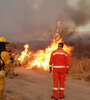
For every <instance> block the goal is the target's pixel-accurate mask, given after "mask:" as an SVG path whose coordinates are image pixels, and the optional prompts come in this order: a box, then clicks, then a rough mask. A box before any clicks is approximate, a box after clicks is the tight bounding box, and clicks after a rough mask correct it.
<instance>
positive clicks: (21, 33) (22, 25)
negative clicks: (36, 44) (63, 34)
mask: <svg viewBox="0 0 90 100" xmlns="http://www.w3.org/2000/svg"><path fill="white" fill-rule="evenodd" d="M89 6H90V1H89V0H0V36H4V37H6V38H7V40H8V41H11V42H27V41H31V40H43V39H46V37H47V36H48V34H50V32H55V29H56V25H57V21H58V20H61V22H62V27H64V26H65V25H67V26H68V30H69V29H72V30H74V31H75V30H76V31H90V28H89V27H90V12H89V11H90V7H89Z"/></svg>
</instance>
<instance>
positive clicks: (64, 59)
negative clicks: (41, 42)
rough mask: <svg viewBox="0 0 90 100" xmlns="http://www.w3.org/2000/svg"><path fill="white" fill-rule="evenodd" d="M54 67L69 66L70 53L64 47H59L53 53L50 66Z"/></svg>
mask: <svg viewBox="0 0 90 100" xmlns="http://www.w3.org/2000/svg"><path fill="white" fill-rule="evenodd" d="M52 65H53V68H69V55H68V54H67V53H66V52H65V51H64V50H63V49H62V48H58V49H57V50H55V51H53V52H52V54H51V58H50V62H49V67H52Z"/></svg>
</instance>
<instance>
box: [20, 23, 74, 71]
mask: <svg viewBox="0 0 90 100" xmlns="http://www.w3.org/2000/svg"><path fill="white" fill-rule="evenodd" d="M60 24H61V22H60V21H58V24H57V29H56V33H55V35H54V39H53V41H52V42H51V45H50V46H48V48H46V49H45V50H38V51H37V52H36V53H35V54H33V53H32V52H29V51H28V49H29V45H27V44H26V45H25V46H24V47H25V51H23V52H22V53H21V56H20V57H19V58H18V60H19V61H20V62H21V63H23V62H25V59H26V58H27V61H28V63H27V65H26V66H27V67H26V68H27V69H31V68H33V67H36V66H37V67H38V68H43V69H44V70H48V69H49V60H50V56H51V53H52V52H53V51H54V50H56V49H57V48H58V43H59V42H63V39H62V38H60V34H59V30H60ZM63 49H64V50H65V51H66V52H67V53H68V54H71V51H72V50H73V47H70V46H67V45H66V44H64V48H63Z"/></svg>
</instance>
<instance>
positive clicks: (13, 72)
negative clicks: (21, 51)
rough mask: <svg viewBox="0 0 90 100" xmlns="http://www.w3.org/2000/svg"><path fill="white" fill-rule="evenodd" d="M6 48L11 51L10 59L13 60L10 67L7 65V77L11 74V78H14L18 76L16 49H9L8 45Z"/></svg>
mask: <svg viewBox="0 0 90 100" xmlns="http://www.w3.org/2000/svg"><path fill="white" fill-rule="evenodd" d="M6 50H7V51H8V52H9V54H10V60H11V61H12V63H11V65H10V66H9V67H7V73H6V77H7V76H9V77H10V78H11V79H13V78H14V76H18V74H17V73H16V69H15V67H16V65H17V60H16V58H15V54H14V52H15V49H9V48H8V47H7V48H6Z"/></svg>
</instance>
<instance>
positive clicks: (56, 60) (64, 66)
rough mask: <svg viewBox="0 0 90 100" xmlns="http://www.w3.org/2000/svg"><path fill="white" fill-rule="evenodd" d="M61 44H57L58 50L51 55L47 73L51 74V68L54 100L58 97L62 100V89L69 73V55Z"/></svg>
mask: <svg viewBox="0 0 90 100" xmlns="http://www.w3.org/2000/svg"><path fill="white" fill-rule="evenodd" d="M63 46H64V44H63V42H60V43H59V44H58V49H57V50H55V51H53V52H52V54H51V58H50V62H49V72H50V73H51V72H52V67H53V96H51V98H54V99H55V100H58V92H59V97H60V98H64V88H65V84H64V83H65V79H66V74H68V71H69V55H68V54H67V53H66V52H65V51H64V50H63ZM58 82H59V83H60V88H59V89H58Z"/></svg>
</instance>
